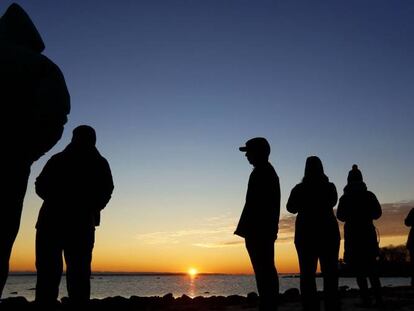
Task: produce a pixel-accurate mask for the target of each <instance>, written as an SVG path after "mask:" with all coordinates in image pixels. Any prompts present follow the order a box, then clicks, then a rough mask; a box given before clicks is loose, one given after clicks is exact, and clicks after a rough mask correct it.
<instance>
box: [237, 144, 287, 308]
mask: <svg viewBox="0 0 414 311" xmlns="http://www.w3.org/2000/svg"><path fill="white" fill-rule="evenodd" d="M239 150H240V151H242V152H245V154H246V158H247V160H248V161H249V163H250V164H251V165H253V171H252V173H251V174H250V178H249V183H248V187H247V194H246V202H245V205H244V208H243V212H242V215H241V217H240V220H239V223H238V225H237V229H236V231H235V232H234V234H236V235H239V236H241V237H243V238H244V239H245V244H246V248H247V252H248V254H249V256H250V260H251V262H252V266H253V270H254V273H255V276H256V284H257V290H258V292H259V299H260V303H259V310H261V311H265V310H273V311H274V310H276V309H277V303H278V301H277V298H278V294H279V280H278V275H277V270H276V267H275V262H274V243H275V241H276V239H277V233H278V224H279V215H280V186H279V177H278V176H277V174H276V171H275V169H274V168H273V166H272V164H270V163H269V155H270V145H269V143H268V141H267V140H266V139H265V138H263V137H256V138H252V139H250V140H248V141H247V142H246V144H245V145H244V146H242V147H240V148H239Z"/></svg>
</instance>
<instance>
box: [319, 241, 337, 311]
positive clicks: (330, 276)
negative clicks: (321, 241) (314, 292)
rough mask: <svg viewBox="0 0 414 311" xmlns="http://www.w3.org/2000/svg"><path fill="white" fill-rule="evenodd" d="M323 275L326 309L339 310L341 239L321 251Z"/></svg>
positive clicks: (328, 310)
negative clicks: (339, 255) (339, 254)
mask: <svg viewBox="0 0 414 311" xmlns="http://www.w3.org/2000/svg"><path fill="white" fill-rule="evenodd" d="M320 253H321V254H320V264H321V271H322V275H323V292H324V302H325V311H331V310H339V296H338V253H339V241H338V243H337V244H336V243H335V244H332V245H331V247H328V246H325V247H324V248H323V249H322V250H321V252H320Z"/></svg>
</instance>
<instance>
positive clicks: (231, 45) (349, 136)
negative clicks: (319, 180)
mask: <svg viewBox="0 0 414 311" xmlns="http://www.w3.org/2000/svg"><path fill="white" fill-rule="evenodd" d="M10 3H11V1H2V2H1V3H0V11H1V12H4V10H5V9H6V8H7V6H8V5H9V4H10ZM17 3H19V4H20V5H22V6H23V7H24V8H25V10H26V11H27V12H28V14H29V15H30V16H31V17H32V19H33V21H34V23H35V24H36V26H37V27H38V30H39V32H40V33H41V34H42V36H43V39H44V41H45V44H46V50H45V52H44V54H45V55H47V56H48V57H50V58H51V59H52V60H53V61H54V62H55V63H56V64H58V65H59V66H60V68H61V69H62V71H63V73H64V75H65V78H66V81H67V84H68V88H69V91H70V94H71V99H72V111H71V114H70V116H69V122H68V124H67V125H66V129H65V134H64V137H63V138H62V140H61V142H60V143H59V144H58V145H57V146H56V147H55V148H54V149H53V150H52V151H51V152H50V153H48V154H47V155H46V156H44V157H43V158H42V159H41V160H39V161H38V163H36V164H35V165H34V166H33V170H32V172H33V174H32V177H31V181H30V185H29V190H28V197H27V200H26V201H27V202H28V203H27V205H28V206H27V207H26V208H25V215H24V221H25V222H27V223H30V224H31V223H34V221H35V218H36V215H37V212H38V208H39V206H40V204H41V202H40V201H39V199H38V198H36V196H35V194H34V193H33V185H32V184H33V180H34V177H36V176H37V174H38V173H39V170H40V169H41V168H42V167H43V165H44V163H45V161H46V160H47V159H48V158H49V157H50V156H51V155H52V154H53V153H55V152H57V151H60V150H61V149H63V147H64V146H65V145H66V144H67V143H68V142H69V140H70V137H71V130H72V129H73V128H74V127H76V126H77V125H79V124H90V125H92V126H93V127H95V129H96V130H97V134H98V147H99V149H100V150H101V152H102V154H103V155H104V156H105V157H106V158H107V159H108V161H109V162H110V164H111V167H112V170H113V175H114V179H115V187H116V188H115V192H114V196H113V200H112V201H111V203H110V205H109V206H108V210H107V211H105V215H104V216H103V217H106V218H107V220H106V222H107V223H108V224H107V226H108V227H111V224H112V225H113V223H112V222H117V223H119V224H122V227H123V230H124V231H125V236H128V235H133V234H135V233H139V234H146V233H150V232H151V231H152V230H153V231H157V230H159V229H161V228H162V229H166V230H180V229H182V228H190V227H191V226H194V224H196V223H197V222H200V221H202V220H203V219H207V218H208V219H210V218H211V217H216V216H222V215H227V216H226V217H228V218H229V219H230V223H235V222H236V221H237V219H238V216H239V214H240V212H241V209H242V205H243V202H244V196H245V190H246V185H247V179H248V176H249V174H250V171H251V168H250V167H249V164H248V162H247V161H246V160H245V158H244V155H243V154H242V153H240V152H239V151H238V146H240V145H242V144H243V143H244V142H245V141H246V140H247V139H249V138H252V137H255V136H264V137H267V138H268V140H269V141H270V143H271V145H272V154H271V162H272V163H273V164H274V166H275V168H276V170H277V172H278V174H279V177H280V180H281V188H282V214H285V213H286V210H285V202H286V200H287V198H288V195H289V193H290V190H291V188H292V187H293V186H294V185H295V184H296V183H297V182H299V181H300V179H301V178H302V176H303V169H304V163H305V159H306V157H307V156H309V155H318V156H320V158H321V159H322V161H323V163H324V166H325V171H326V173H327V175H328V176H329V177H330V179H331V180H332V181H333V182H334V183H335V184H336V186H337V189H338V193H339V194H341V193H342V188H343V187H344V185H345V183H346V176H347V173H348V171H349V170H350V169H351V166H352V164H354V163H357V164H358V165H359V167H360V168H361V170H362V172H363V174H364V177H365V180H366V181H367V183H368V187H369V188H370V189H371V190H372V191H374V192H375V193H376V194H377V196H378V198H379V199H380V201H381V202H382V203H391V202H398V201H403V200H412V199H413V198H414V193H413V185H414V165H413V163H412V162H413V159H414V144H413V139H412V133H413V132H414V123H413V116H414V105H413V98H414V74H413V72H414V71H413V70H414V58H413V57H412V55H414V40H413V38H414V22H413V20H414V3H413V2H411V1H405V0H401V1H400V0H394V1H388V0H387V1H385V0H372V1H370V0H366V1H361V0H350V1H295V0H289V1H288V0H286V1H253V0H251V1H246V0H234V1H233V0H217V1H215V0H208V1H201V0H200V1H199V0H187V1H184V0H177V1H174V0H170V1H157V0H155V1H154V0H152V1H125V0H123V1H89V0H86V1H85V0H82V1H52V0H50V1H44V0H37V1H33V0H32V1H17ZM104 219H105V218H104ZM104 224H105V220H104ZM115 227H116V226H115V225H113V228H115ZM102 230H105V229H102ZM107 230H108V232H109V231H110V229H107ZM230 234H231V232H230Z"/></svg>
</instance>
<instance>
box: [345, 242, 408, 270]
mask: <svg viewBox="0 0 414 311" xmlns="http://www.w3.org/2000/svg"><path fill="white" fill-rule="evenodd" d="M409 260H410V255H409V252H408V250H407V248H406V246H405V245H397V246H394V245H389V246H386V247H381V248H380V253H379V257H378V269H379V274H380V276H382V277H409V276H411V275H410V271H411V267H410V261H409ZM339 271H340V275H341V276H342V277H348V276H349V277H350V276H353V273H352V270H351V267H349V265H347V263H346V262H344V260H343V259H339Z"/></svg>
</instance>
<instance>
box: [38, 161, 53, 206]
mask: <svg viewBox="0 0 414 311" xmlns="http://www.w3.org/2000/svg"><path fill="white" fill-rule="evenodd" d="M55 170H56V165H55V158H54V157H52V158H50V159H49V161H47V163H46V165H45V167H44V168H43V170H42V172H41V173H40V175H39V176H38V177H37V178H36V181H35V191H36V194H37V195H38V196H39V197H40V198H41V199H43V200H46V199H48V198H50V196H52V195H53V194H52V192H53V189H52V188H53V186H54V184H55V181H54V178H53V176H54V174H55Z"/></svg>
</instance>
